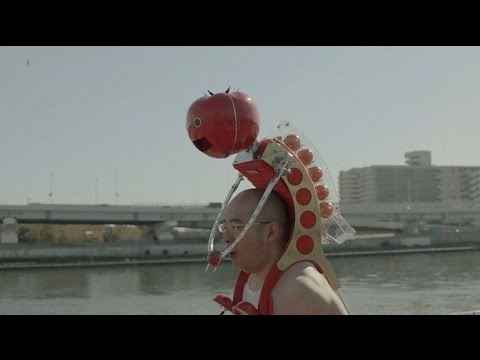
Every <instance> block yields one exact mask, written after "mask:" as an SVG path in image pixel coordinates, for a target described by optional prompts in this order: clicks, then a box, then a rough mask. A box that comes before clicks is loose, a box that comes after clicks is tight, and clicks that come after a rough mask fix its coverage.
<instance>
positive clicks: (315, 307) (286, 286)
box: [219, 189, 348, 315]
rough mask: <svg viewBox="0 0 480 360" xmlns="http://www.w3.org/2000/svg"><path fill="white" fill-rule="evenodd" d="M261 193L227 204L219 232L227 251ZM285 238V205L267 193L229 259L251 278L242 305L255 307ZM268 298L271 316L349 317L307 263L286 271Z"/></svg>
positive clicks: (244, 195) (287, 233)
mask: <svg viewBox="0 0 480 360" xmlns="http://www.w3.org/2000/svg"><path fill="white" fill-rule="evenodd" d="M263 192H264V190H262V189H248V190H245V191H243V192H241V193H239V194H238V195H237V196H236V197H235V198H234V199H233V200H232V201H231V202H230V203H229V204H228V206H227V208H226V210H225V216H224V222H223V223H222V224H221V225H220V226H219V229H220V231H221V232H223V239H224V241H225V242H226V243H227V245H230V244H231V243H232V242H233V241H234V240H235V238H236V237H237V236H238V234H239V233H240V232H241V231H242V229H243V227H244V226H245V224H246V223H247V222H248V220H249V219H250V217H251V215H252V213H253V211H254V210H255V208H256V207H257V205H258V203H259V201H260V199H261V197H262V195H263ZM289 237H290V227H289V220H288V215H287V210H286V207H285V203H284V202H283V200H282V198H281V197H280V196H279V195H278V194H277V193H275V192H272V193H271V194H270V196H269V197H268V200H267V201H266V203H265V205H264V207H263V209H262V211H261V212H260V213H259V215H258V216H257V218H256V219H255V222H254V223H253V224H252V226H251V227H250V228H249V230H248V231H247V233H246V234H245V236H244V237H243V238H242V239H241V240H240V241H239V242H238V244H237V245H236V246H235V248H234V249H233V250H232V251H231V253H230V256H231V258H232V261H233V262H234V263H235V265H237V266H238V267H239V268H240V269H241V270H242V271H243V272H245V273H247V274H250V276H249V278H248V281H247V282H246V283H245V285H244V287H243V296H242V300H243V301H247V302H250V303H252V305H254V306H255V307H257V306H258V302H259V299H260V295H261V290H262V287H263V285H264V283H265V281H266V279H267V275H268V274H269V273H270V271H271V269H272V268H273V267H275V266H276V264H277V261H278V260H279V259H280V257H281V256H282V254H283V253H284V251H285V248H286V245H287V243H288V240H289ZM267 281H268V279H267ZM267 295H268V296H270V299H271V301H272V303H273V312H272V314H277V315H280V314H285V315H287V314H292V315H293V314H297V315H307V314H312V315H313V314H317V315H320V314H324V315H334V314H335V315H336V314H338V315H340V314H348V309H347V308H346V306H345V305H344V303H343V301H342V299H341V298H340V297H339V296H338V295H337V294H336V293H335V292H334V291H333V289H332V288H331V286H330V284H329V283H328V281H327V279H326V278H325V276H324V275H323V274H322V273H321V272H320V271H318V270H317V268H316V267H315V266H314V265H313V264H312V263H310V262H308V261H299V262H296V263H294V264H293V265H292V266H290V267H289V268H288V269H286V270H285V272H284V273H283V274H282V275H281V276H280V278H279V280H278V282H277V283H276V284H275V286H274V287H273V290H272V292H271V294H267Z"/></svg>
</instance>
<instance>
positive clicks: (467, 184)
mask: <svg viewBox="0 0 480 360" xmlns="http://www.w3.org/2000/svg"><path fill="white" fill-rule="evenodd" d="M405 158H406V159H405V163H406V164H407V165H372V166H368V167H362V168H352V169H350V170H347V171H341V172H340V178H339V195H340V201H341V202H342V203H357V204H358V203H362V204H365V203H407V202H447V201H457V200H478V201H480V167H473V166H432V162H431V153H430V151H412V152H408V153H405Z"/></svg>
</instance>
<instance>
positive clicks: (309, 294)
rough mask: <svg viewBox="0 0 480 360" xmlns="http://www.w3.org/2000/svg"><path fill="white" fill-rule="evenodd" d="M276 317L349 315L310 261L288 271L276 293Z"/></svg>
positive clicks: (276, 288) (280, 281)
mask: <svg viewBox="0 0 480 360" xmlns="http://www.w3.org/2000/svg"><path fill="white" fill-rule="evenodd" d="M272 297H273V301H274V313H275V314H299V315H300V314H304V315H308V314H312V315H313V314H316V315H320V314H325V315H328V314H345V313H347V311H346V309H345V308H344V306H343V303H342V302H341V300H340V299H339V298H338V296H337V295H336V293H335V292H334V291H333V289H332V288H331V287H330V284H329V283H328V281H327V279H326V278H325V276H324V275H323V274H322V273H320V272H319V271H318V270H317V269H316V268H315V266H313V265H312V264H311V263H309V262H307V261H302V262H298V263H296V264H294V265H293V266H291V267H290V268H289V269H288V270H286V271H285V273H284V274H283V276H282V277H281V278H280V280H279V281H278V283H277V286H276V287H275V289H274V290H273V292H272Z"/></svg>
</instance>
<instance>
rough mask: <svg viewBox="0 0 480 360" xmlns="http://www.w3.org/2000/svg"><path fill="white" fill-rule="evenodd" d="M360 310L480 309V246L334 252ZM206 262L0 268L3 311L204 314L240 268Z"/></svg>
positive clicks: (214, 308)
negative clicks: (338, 254) (381, 252)
mask: <svg viewBox="0 0 480 360" xmlns="http://www.w3.org/2000/svg"><path fill="white" fill-rule="evenodd" d="M329 260H330V262H331V264H332V266H333V268H334V270H335V272H336V274H337V276H338V278H339V281H340V284H341V286H342V288H341V292H342V295H343V297H344V299H345V301H346V303H347V304H348V306H349V308H350V310H351V312H352V313H353V314H359V315H362V314H383V315H394V314H452V313H457V312H464V311H473V310H480V251H478V250H474V251H450V252H441V253H415V254H396V255H370V256H343V257H330V258H329ZM204 270H205V263H193V264H192V263H191V264H155V265H132V266H127V265H125V266H110V267H83V268H47V269H22V270H20V269H17V270H13V269H9V270H1V271H0V289H1V291H0V314H12V315H13V314H159V315H173V314H187V315H188V314H192V315H193V314H200V315H208V314H212V315H216V314H219V313H220V311H221V309H220V307H219V305H217V304H216V303H214V302H213V301H212V300H211V299H212V298H213V297H214V296H215V295H216V294H219V293H224V294H227V295H231V293H232V290H233V285H234V281H235V278H236V273H237V270H236V269H235V268H234V267H233V265H232V264H231V263H229V262H226V263H224V264H223V265H222V266H220V267H219V268H218V269H217V271H216V272H212V271H211V270H209V271H208V272H205V271H204Z"/></svg>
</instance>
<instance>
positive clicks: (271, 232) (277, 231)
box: [266, 222, 281, 242]
mask: <svg viewBox="0 0 480 360" xmlns="http://www.w3.org/2000/svg"><path fill="white" fill-rule="evenodd" d="M266 227H267V231H268V232H267V241H269V242H273V241H274V240H275V239H276V238H277V237H279V236H280V235H281V228H280V224H279V223H276V222H271V223H269V224H267V225H266Z"/></svg>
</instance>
